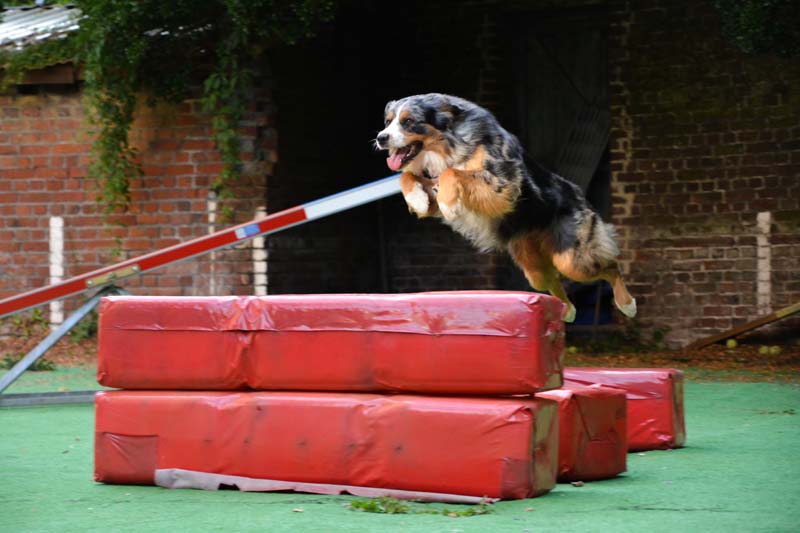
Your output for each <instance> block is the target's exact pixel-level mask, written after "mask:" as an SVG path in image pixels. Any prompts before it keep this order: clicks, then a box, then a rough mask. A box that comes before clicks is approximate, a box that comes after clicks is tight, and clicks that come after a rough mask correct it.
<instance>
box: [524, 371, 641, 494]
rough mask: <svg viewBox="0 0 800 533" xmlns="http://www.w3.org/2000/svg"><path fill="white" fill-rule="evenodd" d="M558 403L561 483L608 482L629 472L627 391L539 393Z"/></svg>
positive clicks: (571, 389) (574, 388)
mask: <svg viewBox="0 0 800 533" xmlns="http://www.w3.org/2000/svg"><path fill="white" fill-rule="evenodd" d="M536 397H537V398H547V399H550V400H555V401H557V402H558V428H559V430H558V431H559V437H558V481H561V482H566V481H591V480H597V479H607V478H611V477H614V476H616V475H618V474H621V473H622V472H624V471H625V469H626V456H627V453H628V440H627V428H626V423H625V420H626V412H625V409H626V405H625V392H624V391H621V390H618V389H612V388H610V387H604V386H602V385H593V386H591V387H584V386H565V387H564V388H562V389H555V390H551V391H546V392H540V393H537V394H536Z"/></svg>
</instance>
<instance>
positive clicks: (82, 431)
mask: <svg viewBox="0 0 800 533" xmlns="http://www.w3.org/2000/svg"><path fill="white" fill-rule="evenodd" d="M685 401H686V416H687V433H688V443H687V444H688V445H687V447H686V448H684V449H680V450H673V451H658V452H647V453H643V454H637V453H633V454H630V455H629V456H628V459H629V461H628V473H627V474H625V475H624V476H621V477H619V478H616V479H612V480H606V481H598V482H593V483H586V484H585V485H584V486H582V487H573V486H571V485H564V484H559V485H558V486H557V488H556V490H554V491H553V492H551V493H550V494H548V495H546V496H543V497H540V498H536V499H532V500H521V501H508V502H500V503H497V504H495V505H493V506H491V507H492V509H493V510H494V512H493V513H491V514H488V515H481V516H470V517H458V518H451V517H447V516H442V515H438V516H437V515H430V514H392V515H388V514H373V513H365V512H355V511H352V510H350V509H349V502H351V501H353V500H354V499H355V498H352V497H347V496H319V495H303V494H293V493H279V494H269V493H240V492H236V491H217V492H204V491H198V490H166V489H161V488H158V487H138V486H111V485H101V484H97V483H94V482H93V481H92V460H93V459H92V448H93V423H94V420H93V416H94V412H93V407H92V406H91V405H71V406H55V407H22V408H20V407H17V408H5V409H0V427H2V437H0V471H2V473H3V483H2V484H0V531H9V532H11V531H13V532H40V531H41V532H44V531H53V532H72V531H76V532H90V531H98V532H100V531H102V532H103V533H108V532H111V531H113V532H118V531H143V532H158V531H169V532H176V531H193V532H195V531H197V532H204V531H224V532H236V531H259V532H276V531H322V532H326V531H348V532H360V531H370V532H372V531H374V532H386V531H402V532H414V531H425V532H429V531H463V532H469V531H475V532H487V531H488V532H497V531H519V532H525V531H530V532H533V531H581V532H586V531H603V532H625V531H631V532H641V531H748V532H750V531H797V530H798V527H799V526H798V524H800V458H798V457H797V447H798V445H799V444H800V387H798V385H792V384H788V385H787V384H771V383H688V384H687V386H686V390H685ZM453 445H454V446H457V443H454V444H453ZM464 468H469V465H468V464H465V465H464ZM438 507H444V506H438ZM447 507H449V508H451V509H458V508H463V506H453V505H450V506H447ZM428 508H430V506H429V507H428ZM300 510H302V512H300Z"/></svg>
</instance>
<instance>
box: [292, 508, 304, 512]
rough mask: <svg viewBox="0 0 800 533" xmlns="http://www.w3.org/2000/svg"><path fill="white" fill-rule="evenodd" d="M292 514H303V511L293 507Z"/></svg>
mask: <svg viewBox="0 0 800 533" xmlns="http://www.w3.org/2000/svg"><path fill="white" fill-rule="evenodd" d="M292 512H293V513H304V512H305V511H304V510H303V509H300V508H299V507H295V508H294V509H292Z"/></svg>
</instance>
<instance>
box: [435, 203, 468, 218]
mask: <svg viewBox="0 0 800 533" xmlns="http://www.w3.org/2000/svg"><path fill="white" fill-rule="evenodd" d="M463 210H464V207H463V206H462V205H461V200H456V201H455V202H454V203H453V204H446V203H444V202H439V211H441V212H442V216H443V217H444V219H445V220H453V219H455V218H457V217H458V215H460V214H461V212H462V211H463Z"/></svg>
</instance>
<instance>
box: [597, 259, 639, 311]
mask: <svg viewBox="0 0 800 533" xmlns="http://www.w3.org/2000/svg"><path fill="white" fill-rule="evenodd" d="M600 278H601V279H604V280H606V281H607V282H608V283H609V284H610V285H611V288H612V290H613V291H614V305H616V306H617V309H619V310H620V311H621V312H622V314H623V315H625V316H627V317H629V318H633V317H635V316H636V299H635V298H634V297H633V296H631V293H629V292H628V288H627V287H626V286H625V282H624V281H623V280H622V274H620V272H619V266H618V265H616V264H615V265H614V266H613V267H610V268H607V269H605V270H604V271H603V272H601V273H600Z"/></svg>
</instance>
